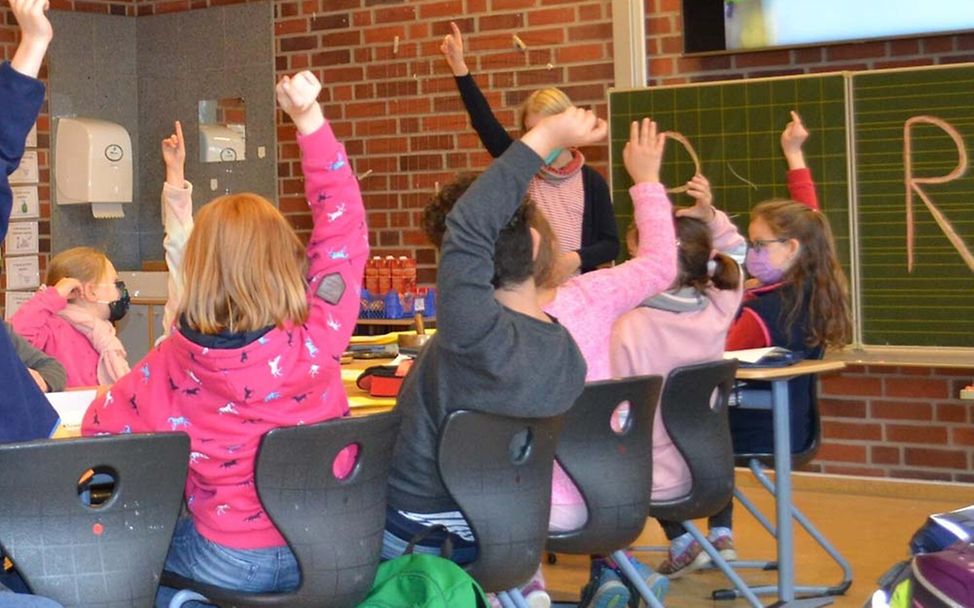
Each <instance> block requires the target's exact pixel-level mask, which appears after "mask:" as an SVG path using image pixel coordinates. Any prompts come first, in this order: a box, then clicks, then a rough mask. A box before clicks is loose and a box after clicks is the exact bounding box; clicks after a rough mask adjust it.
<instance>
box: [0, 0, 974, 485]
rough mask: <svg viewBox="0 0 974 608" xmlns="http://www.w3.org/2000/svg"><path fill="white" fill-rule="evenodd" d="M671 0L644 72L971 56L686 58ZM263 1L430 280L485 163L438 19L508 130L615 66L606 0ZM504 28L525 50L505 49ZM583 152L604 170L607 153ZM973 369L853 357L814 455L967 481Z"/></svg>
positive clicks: (137, 10) (46, 191) (6, 29)
mask: <svg viewBox="0 0 974 608" xmlns="http://www.w3.org/2000/svg"><path fill="white" fill-rule="evenodd" d="M238 1H240V0H132V1H124V0H116V1H113V2H104V1H100V0H89V1H82V0H53V1H52V6H53V7H54V8H57V9H62V10H78V11H93V12H104V13H109V14H118V15H122V14H124V15H130V16H131V15H151V14H157V13H163V12H172V11H183V10H192V9H198V8H205V7H207V6H211V5H220V4H231V3H234V2H238ZM680 5H681V2H680V0H646V9H647V19H646V27H647V51H648V54H649V77H650V83H651V84H677V83H686V82H702V81H709V80H723V79H735V78H753V77H760V76H777V75H786V74H796V73H812V72H822V71H833V70H863V69H872V68H888V67H901V66H914V65H931V64H938V63H954V62H963V61H974V34H958V35H950V36H932V37H920V38H907V39H898V40H887V41H878V42H866V43H860V44H837V45H829V46H824V47H813V48H798V49H785V50H770V51H761V52H744V53H732V54H721V55H711V56H701V57H683V56H682V54H681V52H682V46H683V35H682V18H681V14H680ZM274 11H275V17H274V18H275V48H276V61H277V72H278V74H279V75H282V74H285V73H292V72H294V71H297V70H301V69H312V70H314V71H315V73H316V74H317V75H318V76H319V78H322V80H323V82H324V84H325V89H324V91H323V93H322V97H321V100H322V101H323V102H324V104H325V112H326V114H327V115H328V116H329V118H330V119H331V120H332V122H333V125H334V127H335V130H336V132H337V133H338V134H339V136H340V137H341V138H343V139H344V140H345V142H346V145H347V147H348V151H349V155H350V160H351V161H352V163H353V166H354V168H355V170H356V172H357V173H359V175H362V176H364V175H365V174H366V173H367V172H369V171H371V173H368V176H367V177H364V178H363V180H362V190H363V193H364V196H365V201H366V206H367V208H368V217H369V226H370V231H371V233H370V237H371V242H372V243H373V250H374V252H375V253H376V254H378V255H404V254H408V255H414V256H415V257H416V258H417V260H418V262H419V278H420V280H421V281H422V282H424V283H432V282H433V281H435V262H436V260H435V255H434V252H433V249H432V248H431V247H430V246H429V245H428V244H427V243H426V242H425V240H424V238H423V237H422V234H421V233H420V230H419V214H420V211H421V209H422V206H423V204H424V203H425V201H426V199H427V198H428V197H429V195H430V194H431V193H432V192H433V191H434V189H435V187H436V184H437V183H441V184H442V183H444V182H445V181H446V180H448V179H449V178H450V176H451V175H453V174H454V173H455V172H457V171H460V170H465V169H482V168H483V167H484V166H485V165H486V164H487V162H488V160H489V159H488V158H487V155H486V154H485V153H483V152H482V151H481V149H480V146H479V143H478V141H477V139H476V137H475V136H474V135H473V134H471V132H470V129H469V125H468V123H467V119H466V116H465V114H464V112H463V110H462V108H461V106H460V103H459V99H458V97H457V94H456V92H455V88H454V85H453V82H452V78H451V77H450V75H449V73H448V70H447V68H446V65H445V63H444V62H443V61H442V58H441V56H440V54H439V51H438V46H439V42H440V39H441V38H442V36H443V35H444V34H445V33H446V32H447V31H448V22H449V21H450V20H451V19H453V20H456V21H458V23H460V26H461V28H462V29H463V31H464V32H465V33H466V34H467V41H468V43H469V47H470V49H469V52H468V61H469V64H470V67H471V69H472V70H473V71H474V73H475V74H477V78H478V81H479V82H480V83H481V86H482V87H483V88H484V89H485V92H486V93H487V96H488V99H489V101H490V102H491V104H492V105H493V107H494V108H495V110H496V111H497V114H498V117H499V118H500V120H501V121H502V122H503V123H504V124H506V125H509V126H511V127H512V128H513V126H514V121H515V118H514V117H515V110H516V108H517V106H518V104H519V103H520V102H521V101H522V100H523V99H524V97H525V96H526V95H527V94H529V93H530V92H531V91H532V90H534V89H535V88H537V87H540V86H546V85H557V86H561V87H562V88H564V89H565V90H566V91H567V92H568V93H569V94H570V95H571V96H572V98H573V99H574V100H575V102H576V103H578V104H583V105H588V106H592V107H594V108H595V109H596V110H597V111H598V112H599V113H600V114H602V115H603V116H604V115H605V108H606V103H605V97H606V91H607V89H608V88H609V87H610V86H612V78H613V70H612V52H613V51H612V27H611V2H610V1H609V0H592V1H586V0H581V1H572V0H567V1H566V0H277V1H276V2H275V4H274ZM0 17H2V18H0V52H2V56H3V58H7V59H9V58H10V57H11V56H12V54H13V49H14V47H15V45H16V28H15V26H14V25H13V19H12V16H11V15H10V13H9V10H8V9H7V8H6V6H4V7H3V8H2V9H0ZM514 33H516V34H517V35H518V36H519V37H520V38H521V40H523V41H524V43H525V44H526V45H527V50H525V51H520V50H517V49H515V47H514V44H513V41H512V38H511V36H512V34H514ZM397 35H398V36H399V45H398V49H394V37H395V36H397ZM394 51H395V52H394ZM270 84H271V83H268V86H270ZM277 123H278V124H277V127H278V140H279V141H278V150H277V152H278V162H279V165H278V192H279V196H280V203H281V208H282V210H283V211H284V213H285V214H286V215H287V216H288V218H289V219H290V220H291V222H292V223H293V224H294V226H295V227H296V228H297V230H298V231H299V232H300V233H302V234H303V235H307V233H308V231H309V229H310V217H309V215H308V213H307V208H306V205H305V203H304V200H303V197H302V194H301V193H302V184H301V177H300V171H299V164H298V149H297V145H296V143H295V140H294V129H293V127H292V126H291V125H290V124H289V123H288V122H287V121H286V120H285V119H284V117H283V116H282V115H281V114H280V113H278V117H277ZM49 131H50V119H49V116H48V114H47V107H46V105H45V109H44V110H43V113H42V116H41V119H40V121H39V133H38V146H39V152H40V154H39V156H40V164H41V167H40V169H41V184H40V197H41V216H42V217H41V223H40V230H41V251H42V252H43V253H44V254H46V253H47V252H49V251H50V250H52V249H54V250H57V248H58V247H57V243H51V242H50V222H49V219H50V188H49V166H48V158H49V156H48V152H49V149H48V148H49V141H50V133H49ZM584 152H585V154H586V157H587V159H588V160H589V162H590V163H591V164H592V165H593V166H594V167H595V168H597V169H599V170H600V171H602V172H603V173H604V172H605V169H606V161H607V155H608V154H607V150H606V149H605V148H592V149H586V150H585V151H584ZM41 257H42V263H43V259H44V258H45V257H46V255H43V254H42V256H41ZM971 374H974V370H945V369H938V368H923V367H920V368H913V367H911V368H900V367H882V366H856V367H851V368H849V369H848V370H846V371H844V372H843V373H841V374H838V375H834V376H830V377H828V378H825V379H823V381H822V386H821V407H822V413H823V436H824V445H823V447H822V450H821V452H820V455H819V457H818V459H817V460H816V461H815V462H814V463H813V464H812V465H811V468H812V469H813V470H818V471H823V472H829V473H842V474H862V475H869V476H880V477H908V478H920V479H939V480H953V481H963V482H974V474H972V472H971V469H972V467H974V424H972V423H974V413H972V412H971V408H972V407H974V406H972V405H971V404H970V402H964V401H960V400H959V399H957V396H958V391H959V389H960V387H961V386H962V385H964V384H966V383H968V382H969V381H970V380H971Z"/></svg>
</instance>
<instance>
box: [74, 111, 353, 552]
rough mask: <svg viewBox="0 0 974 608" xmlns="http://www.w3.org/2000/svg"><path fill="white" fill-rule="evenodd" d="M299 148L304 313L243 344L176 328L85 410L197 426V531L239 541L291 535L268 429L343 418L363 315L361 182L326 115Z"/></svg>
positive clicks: (92, 428) (121, 427)
mask: <svg viewBox="0 0 974 608" xmlns="http://www.w3.org/2000/svg"><path fill="white" fill-rule="evenodd" d="M298 143H299V145H300V147H301V149H302V160H301V164H302V169H303V171H304V176H305V192H306V195H307V198H308V204H309V205H310V206H311V212H312V216H313V220H314V228H313V229H312V233H311V238H310V240H309V242H308V249H307V255H308V291H307V294H308V307H309V316H308V320H307V322H306V323H304V324H303V325H300V326H294V325H290V324H288V325H286V326H285V327H283V328H273V329H271V330H270V331H269V332H267V333H266V334H264V335H263V336H262V337H261V338H259V339H257V340H255V341H253V342H251V343H249V344H247V345H246V346H243V347H241V348H231V349H216V348H212V349H211V348H205V347H202V346H200V345H198V344H196V343H195V342H192V341H190V340H189V339H187V338H186V336H184V335H183V333H181V332H179V331H174V332H173V333H172V335H171V336H170V337H169V338H168V339H167V340H164V341H163V342H162V343H161V344H160V345H159V346H158V347H156V348H155V349H154V350H152V351H151V352H150V353H149V354H148V355H147V356H146V357H145V358H144V359H143V360H142V361H141V362H139V364H137V365H136V366H135V368H134V369H133V370H132V372H131V373H129V374H128V375H126V376H125V377H123V378H122V379H120V380H119V381H118V382H116V383H115V384H114V385H113V386H112V387H111V390H110V391H109V392H107V393H106V394H105V395H104V396H102V397H99V398H97V399H96V400H95V401H94V402H93V403H92V404H91V405H90V406H89V408H88V411H87V413H86V414H85V417H84V421H83V423H82V432H83V433H84V434H85V435H94V434H101V433H127V432H132V433H144V432H155V431H182V432H185V433H187V434H188V435H189V436H190V442H191V450H192V452H191V454H190V463H189V476H188V479H187V481H186V501H187V504H188V505H189V510H190V512H191V513H192V516H193V519H194V522H195V524H196V528H197V530H199V532H200V533H201V534H202V535H203V536H205V537H206V538H208V539H210V540H212V541H214V542H216V543H219V544H221V545H225V546H228V547H233V548H238V549H257V548H265V547H275V546H283V545H285V544H286V543H285V541H284V538H283V537H282V536H281V535H280V533H279V532H278V531H277V529H276V528H275V527H274V524H273V523H272V522H271V521H270V520H269V519H268V517H267V514H266V513H264V511H263V510H262V508H261V504H260V501H259V499H258V497H257V492H256V489H255V488H254V458H255V455H256V453H257V448H258V446H259V444H260V440H261V437H262V436H263V435H264V433H266V432H267V431H269V430H271V429H274V428H277V427H282V426H293V425H300V424H311V423H315V422H320V421H322V420H328V419H330V418H336V417H339V416H344V415H346V414H347V413H348V399H347V397H346V395H345V390H344V388H343V386H342V380H341V369H340V366H339V365H340V358H341V353H342V351H343V350H344V349H345V346H346V345H347V344H348V339H349V337H350V336H351V333H352V329H353V328H354V326H355V320H356V318H357V316H358V307H359V292H360V290H361V281H362V275H363V270H364V267H365V260H366V259H367V258H368V252H369V246H368V232H367V229H366V225H365V210H364V208H363V206H362V197H361V194H360V192H359V187H358V182H357V181H356V179H355V176H354V175H353V174H352V171H351V169H350V167H349V165H348V160H347V158H346V156H345V150H344V148H343V147H342V146H341V145H340V144H339V143H338V142H337V141H336V140H335V136H334V134H333V133H332V130H331V127H330V126H329V125H328V124H325V125H324V126H322V128H321V129H319V130H318V131H316V132H315V133H313V134H311V135H309V136H307V137H301V136H299V137H298Z"/></svg>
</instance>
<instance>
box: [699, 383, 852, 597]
mask: <svg viewBox="0 0 974 608" xmlns="http://www.w3.org/2000/svg"><path fill="white" fill-rule="evenodd" d="M809 385H810V388H809V390H810V391H811V406H812V412H811V416H812V420H811V433H810V437H809V440H808V442H807V444H806V445H805V446H804V447H802V448H801V449H798V450H792V457H791V458H792V469H797V468H800V467H803V466H805V465H806V464H808V463H810V462H811V461H812V460H813V459H814V458H815V455H816V454H817V453H818V449H819V446H821V444H822V425H821V420H820V415H819V409H818V379H817V377H815V376H812V377H810V382H809ZM734 459H735V464H736V466H739V467H747V468H749V469H750V470H751V474H753V475H754V477H755V478H756V479H757V480H758V482H759V483H760V484H761V486H762V487H764V489H765V490H767V491H768V492H769V493H770V494H772V495H775V493H776V492H775V484H774V482H773V481H771V479H769V478H768V475H767V474H766V473H765V472H764V468H765V467H767V468H774V454H773V453H754V454H748V453H737V454H735V456H734ZM734 497H735V498H736V499H737V500H738V502H740V503H741V504H742V505H744V508H746V509H747V510H748V512H750V513H751V515H752V516H753V517H754V518H755V519H756V520H757V521H758V522H759V523H760V524H761V526H762V527H764V529H765V530H767V532H768V534H770V535H771V536H777V533H776V529H775V526H774V524H772V523H771V521H770V520H769V519H768V518H767V517H766V516H765V515H764V514H763V513H761V511H760V509H758V507H757V505H755V504H754V503H753V502H751V500H750V499H748V498H747V496H745V495H744V493H743V492H741V491H740V489H738V488H735V489H734ZM791 515H792V517H793V518H794V519H795V521H797V522H798V523H799V524H800V525H801V526H802V528H804V529H805V531H806V532H808V534H809V535H810V536H811V537H812V538H813V539H814V540H815V542H817V543H818V544H819V546H821V547H822V549H823V550H824V551H825V552H826V553H827V554H828V555H829V557H831V558H832V560H833V561H834V562H835V563H836V565H838V566H839V568H841V570H842V580H840V581H839V582H838V583H837V584H835V585H831V586H828V585H814V586H809V585H796V586H795V591H796V592H798V593H803V594H806V595H812V596H820V595H827V596H832V595H843V594H844V593H845V592H846V591H848V590H849V587H850V586H852V566H851V565H850V564H849V562H848V561H846V559H845V558H844V557H843V556H842V554H841V553H839V551H838V549H836V548H835V547H834V546H833V545H832V543H830V542H829V541H828V539H827V538H825V536H824V535H823V534H822V533H821V532H820V531H819V530H818V529H817V528H816V527H815V526H814V525H813V524H812V522H811V520H809V519H808V517H807V516H806V515H805V514H804V513H802V512H801V511H799V510H798V507H796V506H795V504H794V503H792V505H791ZM734 566H735V567H737V568H760V569H763V570H774V569H776V568H777V563H776V562H774V561H748V562H735V563H734ZM777 589H778V588H777V586H774V585H767V586H760V587H751V591H753V592H754V593H756V594H759V595H767V594H774V593H776V592H777ZM740 595H741V592H740V590H738V589H721V590H718V591H714V594H713V597H714V599H718V600H720V599H733V598H736V597H740Z"/></svg>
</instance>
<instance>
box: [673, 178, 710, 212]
mask: <svg viewBox="0 0 974 608" xmlns="http://www.w3.org/2000/svg"><path fill="white" fill-rule="evenodd" d="M687 194H689V195H690V197H691V198H692V199H694V204H693V206H692V207H686V208H684V209H677V211H676V215H677V217H694V218H697V219H698V220H701V221H704V222H709V221H710V220H712V219H714V215H716V213H717V212H716V211H714V195H713V192H711V190H710V181H709V180H708V179H707V178H706V177H704V176H703V175H700V174H699V173H698V174H697V175H694V176H693V177H692V178H690V181H688V182H687Z"/></svg>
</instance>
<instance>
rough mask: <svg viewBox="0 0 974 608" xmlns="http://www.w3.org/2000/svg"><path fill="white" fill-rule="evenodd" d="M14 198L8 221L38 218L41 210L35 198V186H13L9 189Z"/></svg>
mask: <svg viewBox="0 0 974 608" xmlns="http://www.w3.org/2000/svg"><path fill="white" fill-rule="evenodd" d="M11 190H12V191H13V196H14V204H13V209H11V210H10V219H12V220H20V219H29V218H34V217H40V215H41V210H40V205H39V203H38V200H39V199H38V197H37V186H14V187H13V188H11Z"/></svg>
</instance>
